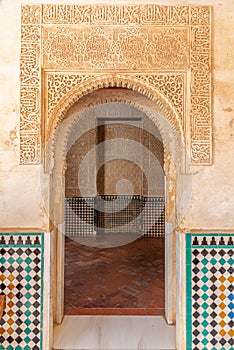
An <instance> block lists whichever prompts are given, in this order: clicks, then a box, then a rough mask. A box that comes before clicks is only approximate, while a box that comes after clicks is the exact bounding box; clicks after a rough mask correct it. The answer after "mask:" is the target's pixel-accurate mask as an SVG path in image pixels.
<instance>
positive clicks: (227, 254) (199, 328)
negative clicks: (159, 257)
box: [186, 234, 234, 350]
mask: <svg viewBox="0 0 234 350" xmlns="http://www.w3.org/2000/svg"><path fill="white" fill-rule="evenodd" d="M186 248H187V249H186V268H187V271H186V275H187V277H186V279H187V281H186V285H187V349H193V350H234V235H231V234H227V235H224V234H221V235H220V234H206V235H204V234H202V235H199V234H187V235H186Z"/></svg>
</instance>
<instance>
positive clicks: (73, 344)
mask: <svg viewBox="0 0 234 350" xmlns="http://www.w3.org/2000/svg"><path fill="white" fill-rule="evenodd" d="M53 349H57V350H58V349H67V350H68V349H69V350H71V349H72V350H76V349H77V350H81V349H82V350H84V349H86V350H88V349H92V350H94V349H95V350H104V349H105V350H117V349H118V350H127V349H129V350H137V349H139V350H173V349H174V350H175V326H169V325H167V323H166V321H165V319H164V318H163V317H162V316H65V318H64V320H63V322H62V324H61V325H58V326H55V329H54V346H53Z"/></svg>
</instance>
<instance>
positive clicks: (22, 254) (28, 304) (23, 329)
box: [0, 233, 44, 350]
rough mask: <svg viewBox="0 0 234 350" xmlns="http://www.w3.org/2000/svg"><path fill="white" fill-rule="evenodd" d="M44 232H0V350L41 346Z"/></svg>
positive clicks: (37, 347)
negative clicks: (0, 303)
mask: <svg viewBox="0 0 234 350" xmlns="http://www.w3.org/2000/svg"><path fill="white" fill-rule="evenodd" d="M43 252H44V235H43V234H42V233H17V234H16V233H0V253H1V254H0V287H1V288H0V293H1V294H2V295H5V296H6V307H5V310H4V313H3V317H2V319H0V350H32V349H33V350H40V349H42V316H43Z"/></svg>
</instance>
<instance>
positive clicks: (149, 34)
mask: <svg viewBox="0 0 234 350" xmlns="http://www.w3.org/2000/svg"><path fill="white" fill-rule="evenodd" d="M210 12H211V8H210V7H209V6H158V5H129V6H122V5H110V6H105V5H93V6H91V5H65V4H63V5H62V4H61V5H53V4H45V5H23V6H22V37H21V38H22V39H21V40H22V46H21V163H23V164H28V163H35V164H36V163H38V162H40V147H41V136H42V135H41V101H40V99H41V81H40V79H41V78H40V77H41V76H42V79H43V81H42V83H43V87H44V88H45V91H46V93H47V105H46V110H44V112H45V118H44V122H45V125H44V129H45V131H46V128H47V124H46V123H47V122H48V121H49V120H50V118H51V116H54V114H53V111H55V110H56V111H60V110H61V106H60V105H59V103H60V101H61V100H62V98H65V97H66V95H67V94H69V96H70V94H71V91H73V90H74V91H75V90H76V89H75V86H81V87H82V86H86V89H87V86H88V84H89V82H90V84H91V85H90V87H92V86H93V85H95V84H93V80H95V79H97V80H98V79H99V78H100V75H101V74H109V75H111V74H118V73H119V74H122V73H123V72H124V75H122V76H124V79H125V80H127V79H128V76H129V82H131V81H132V76H135V78H136V79H138V81H141V82H142V83H144V82H145V84H146V87H148V88H149V89H153V88H154V89H156V90H157V91H159V93H161V94H162V95H164V96H165V97H166V99H167V101H168V102H169V104H170V105H171V108H172V109H173V110H174V111H175V113H176V114H177V116H179V118H180V125H181V127H182V128H183V131H184V136H185V138H187V139H188V138H189V137H190V149H191V162H192V164H211V162H212V151H211V146H212V123H211V121H212V116H211V47H210V42H211V40H210V35H211V22H210V21H211V13H210ZM69 71H70V72H69ZM187 73H189V74H187ZM113 76H114V75H113ZM190 76H191V83H190V94H189V95H190V96H191V100H190V131H189V130H186V125H188V123H185V115H186V118H189V114H188V111H186V101H187V93H186V91H187V89H188V88H189V86H188V85H187V84H186V81H187V80H188V77H190ZM125 83H126V82H125ZM125 83H124V84H125ZM120 86H123V84H120ZM127 86H131V84H130V83H129V84H127ZM88 90H89V89H88ZM81 95H82V94H81ZM149 95H150V93H149ZM69 98H71V97H69ZM74 100H75V98H74ZM58 105H59V106H60V107H58ZM43 106H44V103H43ZM43 108H44V107H43ZM186 112H187V113H186ZM175 118H177V117H175ZM188 140H189V139H188Z"/></svg>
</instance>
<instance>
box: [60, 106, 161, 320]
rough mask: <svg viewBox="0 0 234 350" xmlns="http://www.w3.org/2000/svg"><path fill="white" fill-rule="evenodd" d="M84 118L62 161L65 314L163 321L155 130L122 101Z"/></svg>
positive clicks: (95, 109)
mask: <svg viewBox="0 0 234 350" xmlns="http://www.w3.org/2000/svg"><path fill="white" fill-rule="evenodd" d="M100 116H101V117H100ZM83 118H84V119H83V120H85V122H86V121H87V120H89V127H88V130H87V131H85V130H86V127H87V125H86V127H85V126H84V125H83V123H82V120H79V121H78V123H77V125H74V127H73V130H72V134H71V135H70V138H71V139H72V140H74V141H73V143H72V145H71V147H70V149H69V150H68V153H67V156H66V173H65V197H66V201H65V217H66V220H65V234H66V239H65V278H64V279H65V296H64V300H65V312H64V313H65V315H77V314H114V315H116V314H132V315H133V314H137V315H147V314H151V315H152V314H154V315H164V314H165V312H164V289H165V288H164V265H165V264H164V260H165V259H164V234H165V219H164V218H165V198H164V171H163V167H164V149H163V142H162V139H161V135H160V133H159V130H158V129H157V128H156V126H155V124H154V123H153V122H152V120H151V119H149V117H147V116H146V114H145V113H144V112H143V111H140V110H139V109H137V108H136V107H135V106H132V105H129V104H126V103H121V102H112V103H105V104H102V105H98V106H95V107H93V108H92V109H90V110H89V111H88V112H87V113H85V115H84V117H83ZM81 130H82V132H81ZM77 135H78V137H77V140H76V136H77ZM87 276H89V278H87Z"/></svg>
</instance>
